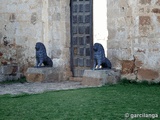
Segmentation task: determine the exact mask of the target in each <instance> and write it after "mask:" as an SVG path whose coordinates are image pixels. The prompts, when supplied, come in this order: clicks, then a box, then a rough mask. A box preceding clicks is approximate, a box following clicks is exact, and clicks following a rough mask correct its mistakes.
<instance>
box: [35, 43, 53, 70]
mask: <svg viewBox="0 0 160 120" xmlns="http://www.w3.org/2000/svg"><path fill="white" fill-rule="evenodd" d="M35 49H36V67H37V68H38V67H52V66H53V62H52V60H51V58H49V57H48V56H47V53H46V48H45V46H44V44H43V43H41V42H37V43H36V46H35ZM42 63H43V65H44V66H42Z"/></svg>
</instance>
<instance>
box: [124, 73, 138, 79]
mask: <svg viewBox="0 0 160 120" xmlns="http://www.w3.org/2000/svg"><path fill="white" fill-rule="evenodd" d="M124 78H126V79H128V80H136V79H137V76H136V75H135V74H134V73H132V74H125V75H121V79H124Z"/></svg>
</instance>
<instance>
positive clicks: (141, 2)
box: [139, 0, 151, 5]
mask: <svg viewBox="0 0 160 120" xmlns="http://www.w3.org/2000/svg"><path fill="white" fill-rule="evenodd" d="M139 3H140V4H145V5H146V4H151V0H139Z"/></svg>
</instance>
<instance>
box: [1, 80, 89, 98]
mask: <svg viewBox="0 0 160 120" xmlns="http://www.w3.org/2000/svg"><path fill="white" fill-rule="evenodd" d="M85 87H86V86H83V85H81V84H80V82H70V81H65V82H58V83H23V84H22V83H14V84H0V95H4V94H22V93H27V94H36V93H43V92H46V91H56V90H68V89H77V88H85Z"/></svg>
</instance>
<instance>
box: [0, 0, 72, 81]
mask: <svg viewBox="0 0 160 120" xmlns="http://www.w3.org/2000/svg"><path fill="white" fill-rule="evenodd" d="M69 3H70V0H1V1H0V66H3V65H10V64H16V65H18V66H20V71H21V72H22V73H25V71H26V70H27V68H28V67H33V66H34V65H35V44H36V42H43V43H44V44H45V46H46V49H47V53H48V56H49V57H51V59H52V60H53V65H54V67H56V68H57V69H58V70H60V71H61V72H59V75H58V76H59V77H58V78H59V79H62V80H63V79H67V78H68V77H69V76H71V72H70V62H69V60H70V53H69V48H70V33H69V31H70V6H69Z"/></svg>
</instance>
